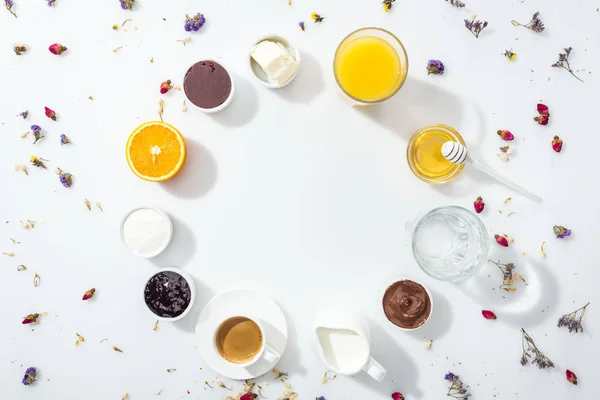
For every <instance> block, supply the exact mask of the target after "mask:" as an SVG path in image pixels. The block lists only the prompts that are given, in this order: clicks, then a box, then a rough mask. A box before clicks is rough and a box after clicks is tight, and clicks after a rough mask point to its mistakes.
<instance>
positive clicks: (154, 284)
mask: <svg viewBox="0 0 600 400" xmlns="http://www.w3.org/2000/svg"><path fill="white" fill-rule="evenodd" d="M195 298H196V286H195V285H194V280H193V279H192V277H191V275H189V274H188V273H187V272H185V271H182V270H180V269H178V268H163V269H161V270H159V271H158V272H155V273H153V274H152V276H150V278H148V280H147V281H146V285H145V286H144V302H145V303H146V306H147V307H148V309H149V310H150V311H151V312H152V314H154V316H155V317H156V318H157V319H158V320H160V321H169V322H174V321H178V320H180V319H182V318H183V317H185V316H186V315H187V314H188V313H189V312H190V310H191V309H192V307H193V306H194V300H195Z"/></svg>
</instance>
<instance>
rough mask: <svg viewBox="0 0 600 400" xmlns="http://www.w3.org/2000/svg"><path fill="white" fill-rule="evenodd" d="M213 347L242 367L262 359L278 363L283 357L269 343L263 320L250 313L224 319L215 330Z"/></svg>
mask: <svg viewBox="0 0 600 400" xmlns="http://www.w3.org/2000/svg"><path fill="white" fill-rule="evenodd" d="M213 347H214V351H215V352H216V353H217V354H219V356H220V357H221V358H222V359H223V360H225V362H227V363H228V364H230V365H234V366H237V367H241V368H244V367H249V366H251V365H254V364H256V363H257V362H259V361H260V360H265V361H266V362H268V363H276V362H277V361H279V358H280V357H281V356H280V355H279V353H277V352H276V351H275V350H273V348H272V347H271V346H269V345H268V344H267V338H266V336H265V330H264V328H263V325H262V322H261V321H260V320H259V319H258V318H255V317H252V316H249V315H236V316H232V317H228V318H226V319H224V320H223V321H222V322H221V323H220V324H219V325H218V327H217V329H216V330H215V335H214V339H213Z"/></svg>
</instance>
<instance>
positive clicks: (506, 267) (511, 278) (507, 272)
mask: <svg viewBox="0 0 600 400" xmlns="http://www.w3.org/2000/svg"><path fill="white" fill-rule="evenodd" d="M488 261H489V262H491V263H492V264H494V265H496V266H497V267H498V269H500V272H502V285H500V289H503V290H504V291H506V292H514V291H516V290H517V288H516V287H514V284H515V282H517V281H522V282H523V283H524V284H525V285H527V282H526V281H525V279H524V278H523V277H522V276H521V275H519V274H517V273H516V272H515V268H516V266H515V264H514V263H508V264H502V263H500V261H498V262H495V261H492V260H488Z"/></svg>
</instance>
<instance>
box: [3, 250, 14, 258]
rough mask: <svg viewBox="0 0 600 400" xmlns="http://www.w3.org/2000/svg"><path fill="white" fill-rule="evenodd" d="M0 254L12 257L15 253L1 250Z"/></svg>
mask: <svg viewBox="0 0 600 400" xmlns="http://www.w3.org/2000/svg"><path fill="white" fill-rule="evenodd" d="M2 254H4V255H5V256H9V257H14V256H15V253H13V252H12V251H6V252H5V251H3V252H2Z"/></svg>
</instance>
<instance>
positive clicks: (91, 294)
mask: <svg viewBox="0 0 600 400" xmlns="http://www.w3.org/2000/svg"><path fill="white" fill-rule="evenodd" d="M94 294H96V288H91V289H90V290H86V292H85V293H84V294H83V297H82V298H81V300H89V299H91V298H92V297H94Z"/></svg>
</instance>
